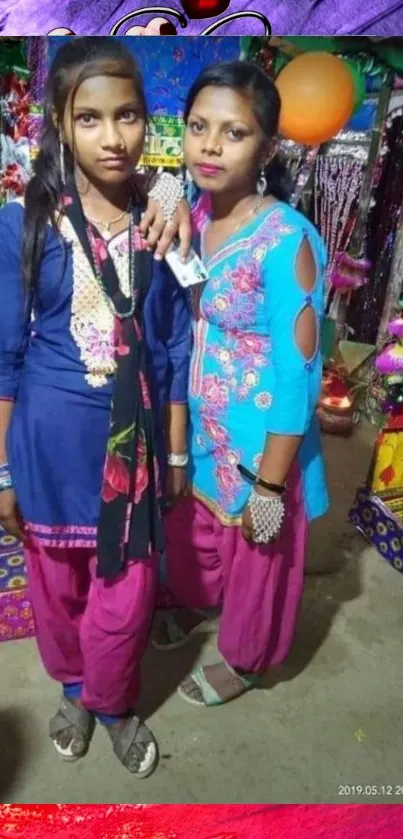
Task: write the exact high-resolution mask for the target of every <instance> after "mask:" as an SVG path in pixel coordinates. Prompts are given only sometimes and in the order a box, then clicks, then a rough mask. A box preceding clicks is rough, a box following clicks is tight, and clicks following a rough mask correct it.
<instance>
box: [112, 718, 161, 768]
mask: <svg viewBox="0 0 403 839" xmlns="http://www.w3.org/2000/svg"><path fill="white" fill-rule="evenodd" d="M104 727H105V728H106V730H107V732H108V735H109V737H110V739H111V741H112V745H113V751H114V753H115V755H116V757H117V758H118V760H119V761H120V763H121V764H122V766H124V767H125V769H128V771H129V772H131V774H132V775H135V776H136V778H140V779H141V778H148V777H149V775H151V774H152V773H153V772H154V770H155V769H156V768H157V764H158V746H157V743H156V740H155V739H154V736H153V734H152V733H151V731H150V729H149V728H147V726H146V725H145V723H142V722H141V721H140V720H139V718H138V717H137V716H136V715H135V714H133V716H131V717H130V718H129V719H128V720H127V722H126V723H125V725H124V726H123V727H122V728H118V727H117V726H113V725H112V726H110V725H105V726H104ZM133 746H147V750H146V753H145V755H144V757H140V756H139V755H138V754H136V751H135V750H134V749H133Z"/></svg>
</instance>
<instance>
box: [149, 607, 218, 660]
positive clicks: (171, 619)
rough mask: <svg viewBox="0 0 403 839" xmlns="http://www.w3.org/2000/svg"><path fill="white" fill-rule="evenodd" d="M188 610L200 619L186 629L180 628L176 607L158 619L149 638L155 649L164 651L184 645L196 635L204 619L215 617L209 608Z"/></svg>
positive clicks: (177, 648)
mask: <svg viewBox="0 0 403 839" xmlns="http://www.w3.org/2000/svg"><path fill="white" fill-rule="evenodd" d="M189 611H192V612H193V613H194V615H197V616H198V617H199V618H200V620H199V621H198V623H196V625H195V626H193V627H192V628H191V629H188V630H187V631H186V630H184V629H182V628H181V627H180V626H179V624H178V621H177V616H178V613H179V610H178V609H174V610H173V611H171V612H168V613H167V614H165V615H164V616H163V617H162V618H161V619H160V621H159V622H158V624H157V626H156V628H155V630H154V632H153V634H152V638H151V643H152V645H153V647H155V649H156V650H160V651H162V652H164V651H165V650H179V649H181V647H184V646H185V645H186V644H187V643H188V641H189V640H190V638H191V637H192V635H196V634H197V633H198V632H200V629H201V626H202V624H203V623H205V621H208V620H210V619H211V618H212V617H215V614H214V612H213V610H210V612H209V611H207V610H205V611H202V610H201V609H193V610H189ZM161 630H162V632H161Z"/></svg>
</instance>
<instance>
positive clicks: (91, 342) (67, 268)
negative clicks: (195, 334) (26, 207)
mask: <svg viewBox="0 0 403 839" xmlns="http://www.w3.org/2000/svg"><path fill="white" fill-rule="evenodd" d="M61 230H62V232H63V237H62V236H61V235H58V234H57V233H56V232H55V231H54V230H53V229H52V228H51V227H49V230H48V233H47V236H46V241H45V248H44V253H43V258H42V262H41V269H40V276H39V279H38V283H37V288H36V292H35V297H34V300H33V305H32V312H33V318H32V320H31V317H30V315H29V313H27V314H26V315H25V314H24V292H23V280H22V272H21V252H22V247H21V246H22V232H23V207H22V206H21V205H20V204H19V203H18V202H13V203H10V204H8V205H6V206H5V207H4V208H2V209H1V210H0V300H1V306H0V399H11V400H15V406H14V410H13V414H12V420H11V424H10V427H9V430H8V435H7V452H8V458H9V463H10V468H11V473H12V478H13V481H14V486H15V490H16V494H17V499H18V503H19V506H20V509H21V513H22V516H23V518H24V520H25V522H26V523H27V526H28V528H29V529H30V530H31V532H32V533H33V534H34V535H35V536H36V537H37V538H39V539H40V540H41V541H42V542H43V543H44V544H47V545H48V546H53V547H57V546H60V547H86V546H87V547H94V546H95V545H96V527H97V521H98V516H99V510H100V492H101V483H102V473H103V465H104V460H105V451H106V444H107V439H108V433H109V419H110V407H111V397H112V386H113V363H114V362H113V358H114V335H113V316H112V314H111V312H110V309H109V307H108V305H107V301H106V300H105V299H104V298H103V295H102V293H101V291H100V289H99V287H98V285H97V281H96V279H95V277H94V274H93V272H92V270H91V269H90V266H89V263H88V260H87V258H86V256H85V254H84V252H83V250H82V248H81V245H80V244H79V243H78V241H77V240H76V239H75V236H74V232H73V231H72V230H69V229H68V227H67V228H66V230H64V228H63V227H62V228H61ZM126 242H127V234H122V235H120V236H119V235H118V236H116V237H114V238H113V239H112V240H111V242H110V243H109V244H108V247H109V249H110V252H111V255H112V257H113V259H114V261H115V265H116V267H117V271H118V274H119V277H120V278H121V286H122V290H123V291H124V284H125V278H126V277H127V276H128V272H127V258H126V256H127V255H126V253H125V243H126ZM153 264H154V268H153V277H152V282H151V285H150V289H149V292H148V295H147V298H146V300H145V304H144V337H145V344H146V348H147V355H148V368H149V385H150V389H151V393H152V398H153V403H154V407H155V417H156V433H157V449H158V454H159V460H160V465H161V467H162V468H163V467H164V441H163V434H162V428H163V408H164V405H165V404H166V403H167V402H168V401H172V402H179V403H181V402H182V403H184V402H186V400H187V384H188V364H189V348H190V324H189V311H188V306H187V302H186V299H185V295H184V293H183V291H182V289H181V288H180V286H179V285H178V284H177V282H176V280H175V278H174V277H173V275H172V274H171V273H170V272H169V269H168V268H167V266H166V265H165V263H157V262H155V261H154V263H153Z"/></svg>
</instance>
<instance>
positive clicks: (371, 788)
mask: <svg viewBox="0 0 403 839" xmlns="http://www.w3.org/2000/svg"><path fill="white" fill-rule="evenodd" d="M338 795H340V796H345V797H346V798H353V797H363V798H370V797H376V796H388V797H390V798H394V797H397V796H400V797H402V798H403V784H340V785H339V788H338Z"/></svg>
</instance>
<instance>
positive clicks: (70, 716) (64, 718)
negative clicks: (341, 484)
mask: <svg viewBox="0 0 403 839" xmlns="http://www.w3.org/2000/svg"><path fill="white" fill-rule="evenodd" d="M145 124H146V105H145V101H144V93H143V87H142V80H141V77H140V75H139V73H138V70H137V68H136V66H135V65H134V63H133V60H132V58H131V55H130V53H129V52H127V51H126V49H125V48H124V47H123V46H122V45H121V44H120V43H119V42H116V41H115V40H114V39H112V38H110V39H108V38H94V39H91V38H88V39H87V38H82V39H76V40H74V39H73V40H72V41H71V42H67V43H66V45H65V46H64V47H63V48H62V49H61V50H60V51H59V53H58V55H57V57H56V59H55V61H54V64H53V66H52V68H51V71H50V76H49V81H48V90H47V96H46V101H45V127H44V135H43V145H42V148H41V151H40V153H39V157H38V160H37V162H36V171H35V175H34V177H33V179H32V181H31V182H30V184H29V186H28V189H27V193H26V198H25V210H24V207H23V206H22V205H21V204H19V203H18V202H15V203H11V204H9V205H7V206H6V207H4V208H3V209H2V210H1V212H0V289H1V307H0V400H1V401H0V522H1V524H2V526H3V527H5V529H6V530H8V531H9V532H11V533H13V534H14V535H19V532H21V534H22V536H23V538H24V543H25V557H26V563H27V569H28V576H29V584H30V592H31V597H32V603H33V609H34V614H35V619H36V627H37V640H38V646H39V651H40V654H41V657H42V660H43V663H44V665H45V668H46V669H47V671H48V673H49V674H50V676H51V677H53V678H54V679H56V680H57V681H59V682H60V683H62V685H63V698H62V702H61V705H60V708H59V710H58V712H57V714H56V716H55V717H54V718H53V719H52V721H51V725H50V734H51V737H52V739H53V742H54V745H55V747H56V749H57V751H58V752H59V753H60V754H61V755H62V757H63V758H64V759H67V760H74V759H77V758H78V757H81V756H82V755H83V754H84V752H85V751H86V749H87V748H88V745H89V742H90V737H91V733H92V727H93V723H94V720H95V719H98V720H100V721H101V722H102V723H103V724H104V725H105V726H106V728H107V730H108V733H109V735H110V737H111V739H112V742H113V747H114V750H115V753H116V755H117V756H118V758H119V759H120V761H121V762H122V763H123V765H124V766H126V767H127V768H128V769H129V770H130V771H131V772H132V773H134V774H135V775H137V776H138V777H145V776H146V775H148V774H150V772H151V771H152V770H153V769H154V767H155V765H156V761H157V747H156V743H155V741H154V738H153V735H152V733H151V732H150V731H149V729H148V728H147V727H146V726H145V725H144V724H143V723H141V722H140V720H139V719H138V717H137V716H136V714H135V711H134V703H135V701H136V696H137V692H138V681H139V667H140V661H141V657H142V653H143V651H144V647H145V644H146V641H147V636H148V631H149V627H150V622H151V618H152V614H153V608H154V599H155V594H156V588H157V579H158V553H159V552H160V551H161V549H162V547H163V533H162V510H161V505H162V497H161V491H162V490H161V486H162V479H163V478H164V475H163V474H162V475H161V470H162V472H163V471H164V461H165V459H166V455H164V450H165V447H168V453H169V452H173V454H177V455H178V454H179V455H183V452H184V447H185V446H186V440H185V439H184V438H183V439H182V436H183V433H182V429H184V428H185V422H186V406H185V403H186V398H187V380H188V356H189V333H190V328H189V323H188V307H187V302H186V300H185V299H184V298H183V296H182V292H181V290H180V286H179V285H177V283H176V281H175V280H174V279H173V278H172V276H171V275H170V274H169V273H168V271H167V269H166V268H165V267H163V263H162V262H161V261H160V262H157V261H155V260H154V261H153V259H152V255H151V254H150V253H149V251H148V250H147V249H146V248H145V245H146V244H147V242H145V240H144V239H143V238H142V236H141V234H140V212H141V209H142V201H141V197H140V195H139V193H138V191H137V185H136V183H134V182H133V178H132V172H133V168H134V166H135V165H136V163H137V161H138V159H139V157H140V155H141V153H142V150H143V143H144V132H145ZM167 407H168V411H167V410H166V409H167ZM166 413H167V414H168V415H169V416H168V420H169V421H168V425H167V435H165V439H164V435H163V434H161V433H158V429H161V428H163V427H164V425H165V414H166ZM168 480H169V485H170V487H171V490H172V492H173V494H174V495H175V494H178V493H179V492H180V486H181V483H182V484H183V477H182V475H181V470H180V469H175V470H174V474H172V470H171V472H170V471H169V470H168Z"/></svg>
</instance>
